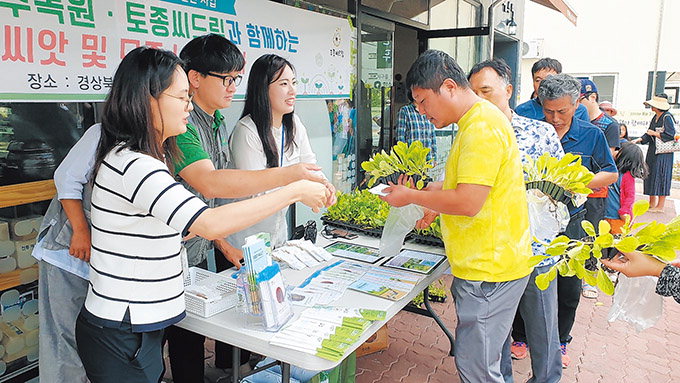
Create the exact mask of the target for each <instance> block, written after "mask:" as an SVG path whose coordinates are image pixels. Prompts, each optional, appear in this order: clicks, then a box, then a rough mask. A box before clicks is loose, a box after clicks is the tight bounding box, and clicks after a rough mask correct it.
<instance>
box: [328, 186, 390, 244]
mask: <svg viewBox="0 0 680 383" xmlns="http://www.w3.org/2000/svg"><path fill="white" fill-rule="evenodd" d="M337 195H338V199H337V202H336V203H335V204H334V205H333V206H330V207H329V208H328V210H327V211H326V213H324V215H323V216H322V217H321V219H322V220H323V221H324V222H325V223H326V224H329V225H333V226H341V227H343V228H348V229H353V230H358V231H362V232H364V233H366V234H370V235H380V233H381V230H382V227H383V226H385V220H386V219H387V215H388V214H389V211H390V208H389V205H388V204H387V202H385V201H383V200H381V199H380V198H379V197H378V196H377V195H375V194H373V193H371V192H369V191H368V190H355V191H353V192H352V193H341V192H338V193H337Z"/></svg>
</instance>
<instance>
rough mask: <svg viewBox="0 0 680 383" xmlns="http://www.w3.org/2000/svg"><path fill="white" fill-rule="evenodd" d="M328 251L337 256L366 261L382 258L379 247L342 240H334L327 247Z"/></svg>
mask: <svg viewBox="0 0 680 383" xmlns="http://www.w3.org/2000/svg"><path fill="white" fill-rule="evenodd" d="M325 249H326V251H328V252H329V253H331V254H332V255H334V256H336V257H341V258H347V259H353V260H355V261H361V262H366V263H371V264H374V263H377V262H378V261H380V260H381V259H382V256H381V255H380V253H379V251H378V249H376V248H375V247H370V246H364V245H359V244H355V243H347V242H342V241H337V242H333V243H331V244H330V245H328V246H326V247H325Z"/></svg>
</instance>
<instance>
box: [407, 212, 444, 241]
mask: <svg viewBox="0 0 680 383" xmlns="http://www.w3.org/2000/svg"><path fill="white" fill-rule="evenodd" d="M411 239H413V240H415V241H416V242H418V243H424V244H427V245H434V246H440V247H444V242H443V241H442V228H441V216H437V217H436V218H435V219H434V221H432V223H431V224H430V226H428V227H427V228H425V229H415V230H414V231H413V235H412V236H411Z"/></svg>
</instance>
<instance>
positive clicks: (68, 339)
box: [38, 261, 88, 383]
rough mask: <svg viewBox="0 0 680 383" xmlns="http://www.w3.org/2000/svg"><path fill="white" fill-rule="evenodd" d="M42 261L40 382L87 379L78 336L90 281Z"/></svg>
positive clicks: (39, 286) (39, 289)
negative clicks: (80, 317) (77, 323)
mask: <svg viewBox="0 0 680 383" xmlns="http://www.w3.org/2000/svg"><path fill="white" fill-rule="evenodd" d="M39 264H40V266H39V273H40V274H39V277H38V298H39V299H38V305H39V307H38V309H39V319H40V345H39V347H40V351H39V358H40V359H39V370H40V381H42V382H69V383H85V382H88V380H87V377H86V376H85V369H84V368H83V363H82V362H81V361H80V357H79V356H78V351H77V348H76V336H75V330H76V318H77V317H78V313H80V309H81V308H82V307H83V303H84V302H85V296H86V295H87V286H88V282H87V281H86V280H85V279H82V278H80V277H79V276H77V275H74V274H71V273H69V272H68V271H64V270H62V269H60V268H58V267H56V266H54V265H52V264H50V263H47V262H45V261H40V262H39Z"/></svg>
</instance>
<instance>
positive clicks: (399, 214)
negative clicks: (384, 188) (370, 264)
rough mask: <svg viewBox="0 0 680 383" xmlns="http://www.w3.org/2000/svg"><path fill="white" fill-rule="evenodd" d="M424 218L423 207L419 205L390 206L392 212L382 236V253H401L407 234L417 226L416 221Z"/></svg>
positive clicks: (383, 254)
mask: <svg viewBox="0 0 680 383" xmlns="http://www.w3.org/2000/svg"><path fill="white" fill-rule="evenodd" d="M421 218H423V208H422V207H420V206H418V205H413V204H411V205H406V206H403V207H390V214H389V215H388V216H387V220H385V227H384V228H383V232H382V237H381V238H380V255H381V256H383V257H392V256H395V255H397V254H399V251H401V245H403V244H404V238H406V234H408V233H409V232H411V230H413V228H414V227H416V222H418V220H419V219H421Z"/></svg>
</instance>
